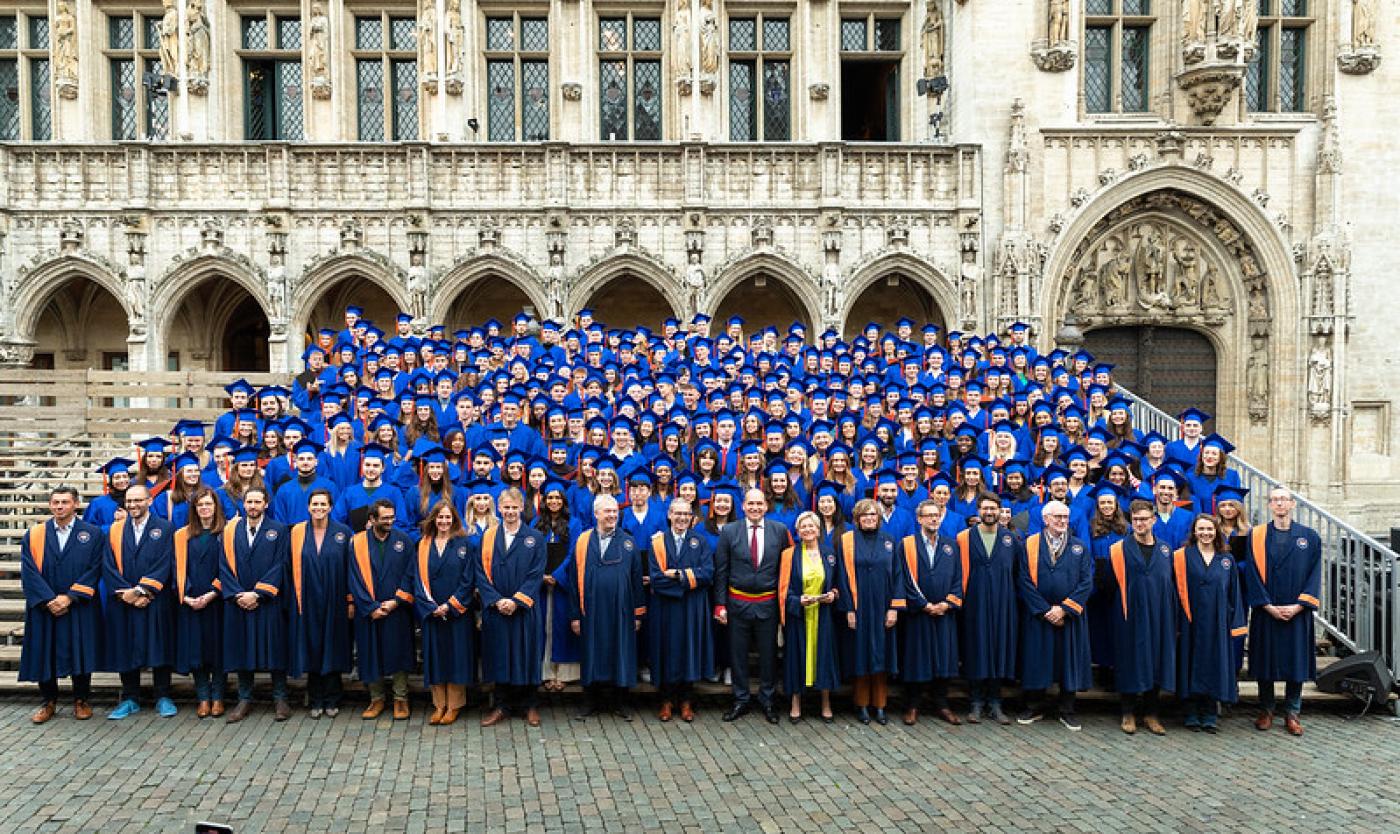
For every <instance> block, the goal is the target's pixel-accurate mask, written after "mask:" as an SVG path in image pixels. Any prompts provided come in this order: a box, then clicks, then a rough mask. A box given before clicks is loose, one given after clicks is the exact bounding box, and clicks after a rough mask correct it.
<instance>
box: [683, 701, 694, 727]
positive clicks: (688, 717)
mask: <svg viewBox="0 0 1400 834" xmlns="http://www.w3.org/2000/svg"><path fill="white" fill-rule="evenodd" d="M681 720H682V721H684V722H685V723H687V724H689V723H690V722H692V721H694V720H695V707H692V706H691V705H690V702H689V701H681Z"/></svg>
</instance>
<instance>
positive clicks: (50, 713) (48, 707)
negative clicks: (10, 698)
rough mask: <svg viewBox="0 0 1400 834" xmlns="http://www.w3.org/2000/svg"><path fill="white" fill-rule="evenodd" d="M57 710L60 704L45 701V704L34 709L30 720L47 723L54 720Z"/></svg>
mask: <svg viewBox="0 0 1400 834" xmlns="http://www.w3.org/2000/svg"><path fill="white" fill-rule="evenodd" d="M57 712H58V704H55V703H54V702H53V701H45V702H44V704H43V706H41V707H39V708H38V709H36V710H34V714H33V715H31V716H29V720H30V721H33V722H34V723H35V724H47V723H49V722H50V721H52V720H53V717H54V715H55V714H56V713H57Z"/></svg>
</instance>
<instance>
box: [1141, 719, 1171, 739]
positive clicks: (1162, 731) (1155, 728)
mask: <svg viewBox="0 0 1400 834" xmlns="http://www.w3.org/2000/svg"><path fill="white" fill-rule="evenodd" d="M1142 723H1143V725H1144V726H1146V727H1147V731H1148V732H1149V733H1151V734H1152V735H1154V736H1164V735H1166V734H1167V728H1166V727H1163V726H1162V722H1161V721H1158V720H1157V716H1155V715H1148V716H1144V717H1143V719H1142Z"/></svg>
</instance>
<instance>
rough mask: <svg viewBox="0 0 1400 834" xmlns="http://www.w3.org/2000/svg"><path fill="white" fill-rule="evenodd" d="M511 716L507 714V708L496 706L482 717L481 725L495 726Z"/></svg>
mask: <svg viewBox="0 0 1400 834" xmlns="http://www.w3.org/2000/svg"><path fill="white" fill-rule="evenodd" d="M509 717H510V716H508V715H506V711H505V710H503V709H501V708H500V707H496V708H495V709H493V710H491V711H490V712H488V713H486V717H485V718H483V719H481V726H483V727H494V726H496V725H497V724H499V723H501V722H502V721H504V720H506V719H507V718H509Z"/></svg>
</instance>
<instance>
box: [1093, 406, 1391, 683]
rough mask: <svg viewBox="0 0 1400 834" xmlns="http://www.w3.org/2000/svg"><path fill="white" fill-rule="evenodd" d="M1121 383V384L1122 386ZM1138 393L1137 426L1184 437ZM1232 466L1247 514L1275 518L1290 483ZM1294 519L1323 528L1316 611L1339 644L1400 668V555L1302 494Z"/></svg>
mask: <svg viewBox="0 0 1400 834" xmlns="http://www.w3.org/2000/svg"><path fill="white" fill-rule="evenodd" d="M1120 387H1121V386H1120ZM1123 390H1124V393H1125V394H1127V395H1128V396H1130V397H1131V398H1132V412H1133V426H1134V427H1135V428H1139V429H1141V430H1143V431H1144V432H1146V431H1157V432H1159V433H1161V434H1162V436H1164V437H1166V438H1167V439H1168V440H1175V439H1177V438H1179V437H1180V436H1181V424H1180V422H1179V421H1178V420H1177V418H1175V417H1173V416H1171V415H1170V414H1167V413H1166V412H1165V411H1162V410H1161V409H1160V408H1157V407H1156V406H1154V405H1152V403H1150V402H1147V401H1146V400H1144V399H1142V398H1141V397H1139V396H1137V395H1135V394H1133V393H1132V392H1131V391H1128V390H1127V389H1123ZM1229 466H1230V468H1231V469H1233V470H1235V472H1236V473H1237V474H1239V476H1240V486H1242V487H1244V488H1246V489H1248V490H1249V494H1248V495H1247V496H1245V515H1246V518H1247V520H1249V521H1251V523H1253V522H1255V521H1257V520H1261V519H1267V518H1269V511H1268V504H1269V492H1270V490H1272V489H1273V488H1274V487H1279V486H1282V487H1285V488H1287V484H1284V483H1283V482H1281V481H1279V480H1278V479H1277V478H1274V477H1272V476H1270V475H1269V474H1267V473H1266V472H1264V471H1263V470H1261V469H1259V468H1258V467H1256V466H1254V465H1252V464H1250V463H1249V462H1248V461H1246V460H1244V459H1243V458H1241V457H1240V456H1239V455H1234V454H1232V455H1230V456H1229ZM1295 497H1296V500H1297V507H1296V509H1295V510H1294V518H1295V519H1296V520H1297V522H1298V523H1300V524H1304V525H1306V526H1308V527H1311V528H1312V529H1314V530H1316V531H1317V534H1318V536H1319V537H1320V538H1321V539H1322V567H1323V572H1322V606H1321V607H1320V608H1319V609H1318V611H1317V613H1316V615H1315V616H1316V619H1317V622H1318V624H1319V625H1321V626H1322V628H1323V629H1324V630H1325V631H1326V632H1327V633H1328V634H1329V635H1330V636H1331V638H1332V639H1333V640H1335V641H1336V642H1337V643H1339V644H1341V645H1342V646H1345V647H1346V648H1347V649H1349V650H1350V651H1354V652H1361V651H1369V650H1375V651H1378V652H1380V653H1381V656H1382V657H1383V658H1384V659H1385V663H1386V665H1387V666H1388V667H1389V668H1390V669H1391V670H1392V671H1395V670H1397V668H1400V657H1397V649H1400V554H1397V553H1396V552H1395V551H1394V550H1391V549H1390V548H1389V547H1387V546H1385V545H1384V544H1382V543H1381V542H1380V541H1378V540H1377V539H1375V538H1373V537H1372V536H1369V535H1367V534H1366V533H1364V532H1362V531H1361V530H1358V529H1356V528H1355V527H1353V526H1352V525H1350V524H1348V523H1347V522H1345V521H1343V520H1342V519H1340V518H1338V517H1337V516H1335V515H1333V514H1332V513H1329V512H1328V511H1327V510H1325V509H1323V508H1322V507H1319V506H1318V505H1317V504H1314V503H1313V502H1311V501H1309V500H1308V499H1306V498H1304V497H1302V496H1299V495H1296V493H1295Z"/></svg>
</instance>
